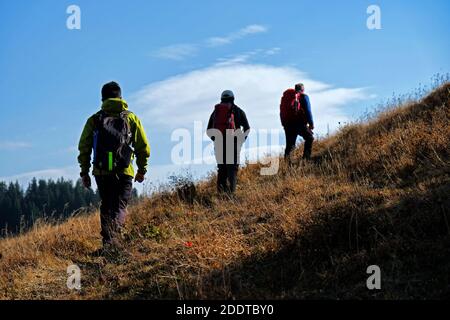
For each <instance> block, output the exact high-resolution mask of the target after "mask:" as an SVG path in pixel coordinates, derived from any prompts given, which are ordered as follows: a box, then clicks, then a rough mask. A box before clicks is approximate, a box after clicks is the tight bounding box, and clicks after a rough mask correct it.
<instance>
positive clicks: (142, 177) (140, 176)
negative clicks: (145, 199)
mask: <svg viewBox="0 0 450 320" xmlns="http://www.w3.org/2000/svg"><path fill="white" fill-rule="evenodd" d="M144 178H145V175H143V174H142V173H140V172H138V173H137V174H136V177H135V178H134V181H137V182H139V183H142V182H144Z"/></svg>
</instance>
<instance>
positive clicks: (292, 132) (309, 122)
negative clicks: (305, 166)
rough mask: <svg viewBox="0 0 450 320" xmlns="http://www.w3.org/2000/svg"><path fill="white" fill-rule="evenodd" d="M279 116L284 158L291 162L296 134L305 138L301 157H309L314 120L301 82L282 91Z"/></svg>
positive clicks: (312, 139)
mask: <svg viewBox="0 0 450 320" xmlns="http://www.w3.org/2000/svg"><path fill="white" fill-rule="evenodd" d="M280 117H281V124H282V125H283V127H284V132H285V135H286V150H285V153H284V157H285V159H286V160H288V162H289V164H291V158H290V155H291V152H292V150H293V149H294V147H295V143H296V140H297V136H301V137H302V138H303V139H304V140H305V147H304V150H303V159H310V158H311V152H312V144H313V141H314V134H313V130H314V122H313V117H312V112H311V103H310V101H309V97H308V96H307V95H306V94H305V86H304V85H303V84H302V83H299V84H296V85H295V89H288V90H286V91H285V92H284V93H283V97H282V98H281V104H280Z"/></svg>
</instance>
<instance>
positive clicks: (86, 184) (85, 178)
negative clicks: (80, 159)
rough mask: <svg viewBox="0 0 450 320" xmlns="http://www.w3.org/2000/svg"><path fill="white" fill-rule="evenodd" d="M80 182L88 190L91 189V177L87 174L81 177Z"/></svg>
mask: <svg viewBox="0 0 450 320" xmlns="http://www.w3.org/2000/svg"><path fill="white" fill-rule="evenodd" d="M81 182H82V183H83V186H84V187H85V188H87V189H89V188H90V187H91V177H90V176H89V175H88V174H86V175H84V176H83V177H81Z"/></svg>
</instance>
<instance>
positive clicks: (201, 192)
mask: <svg viewBox="0 0 450 320" xmlns="http://www.w3.org/2000/svg"><path fill="white" fill-rule="evenodd" d="M449 120H450V83H448V82H447V83H445V84H444V85H442V86H440V87H439V88H437V89H435V90H434V91H433V92H431V93H430V94H429V95H428V96H426V97H425V98H423V99H419V100H417V101H406V102H405V103H404V104H403V105H401V106H398V107H395V108H390V109H387V110H385V111H383V112H381V113H380V114H379V115H378V116H376V117H373V118H372V119H370V120H368V121H366V122H364V123H358V124H353V125H349V126H346V127H344V128H343V129H342V130H340V131H339V132H338V133H337V134H336V135H334V136H331V137H329V138H326V139H322V140H321V141H319V142H318V143H317V144H316V145H315V150H314V152H315V155H314V161H313V162H312V163H302V162H300V163H299V166H298V167H296V168H293V169H289V168H286V167H285V166H282V168H281V170H280V172H279V173H278V174H277V175H275V176H261V175H260V174H259V169H260V166H259V165H250V166H248V167H246V168H245V169H243V170H241V172H240V185H239V191H238V194H237V197H236V198H235V199H226V198H223V197H222V198H221V197H218V196H217V195H216V192H215V186H214V177H212V178H211V179H210V180H208V181H205V182H203V183H200V184H198V185H197V186H196V188H197V192H196V194H195V196H194V197H193V199H185V197H180V193H177V192H162V193H159V194H156V195H154V196H152V197H151V198H148V199H145V200H143V201H141V202H140V203H138V204H136V205H134V206H133V207H131V208H130V210H129V211H130V215H129V219H128V221H127V234H126V237H125V240H124V242H123V250H122V251H121V252H120V253H118V254H114V255H109V256H97V255H96V254H95V251H96V250H97V249H98V248H99V247H100V244H101V241H100V237H99V222H98V214H97V213H95V214H92V215H89V216H80V217H74V218H71V219H70V220H69V221H68V222H65V223H63V224H59V225H45V224H44V225H40V226H37V227H35V228H34V229H33V230H32V231H30V232H28V233H26V234H24V235H20V236H18V237H13V238H8V239H4V240H1V241H0V252H1V254H0V298H3V299H171V298H175V299H178V298H181V299H191V298H201V299H204V298H205V299H206V298H212V299H216V298H217V299H228V298H236V299H242V298H258V299H259V298H273V299H284V298H326V299H349V298H363V299H364V298H376V299H412V298H427V299H431V298H442V299H445V298H446V299H449V298H450V281H449V277H450V272H449V271H450V224H449V220H450V212H449V211H450V210H449V208H450V197H449V194H450V145H449V144H450V125H449V124H450V121H449ZM299 151H300V150H298V151H297V156H298V153H299ZM190 200H192V201H190ZM71 264H77V265H78V266H79V267H80V268H81V271H82V289H81V290H80V291H70V290H68V289H67V287H66V280H67V273H66V269H67V266H68V265H71ZM372 264H376V265H378V266H380V268H381V273H382V289H381V290H375V291H369V290H368V289H367V287H366V279H367V277H368V276H369V275H368V274H367V273H366V269H367V267H368V266H369V265H372Z"/></svg>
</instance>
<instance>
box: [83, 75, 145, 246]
mask: <svg viewBox="0 0 450 320" xmlns="http://www.w3.org/2000/svg"><path fill="white" fill-rule="evenodd" d="M102 102H103V104H102V107H101V110H100V111H99V112H97V113H96V114H94V115H93V116H91V117H90V118H89V119H88V120H87V122H86V125H85V126H84V129H83V133H82V134H81V138H80V142H79V145H78V149H79V151H80V153H79V156H78V162H79V164H80V168H81V173H80V176H81V180H82V183H83V185H84V186H85V187H86V188H90V187H91V178H90V177H89V171H90V167H91V163H90V162H91V153H92V151H93V153H94V155H93V162H92V164H93V172H92V173H93V175H94V176H95V181H96V183H97V188H98V191H99V193H100V198H101V206H100V222H101V235H102V238H103V247H104V248H109V247H111V245H115V244H117V241H116V240H117V239H118V236H119V235H120V233H121V231H122V227H123V225H124V222H125V216H126V213H127V205H128V201H129V200H130V197H131V193H132V188H133V181H132V179H133V177H134V169H133V159H134V157H136V164H137V167H138V171H137V174H136V177H135V180H134V181H137V182H139V183H142V182H143V181H144V177H145V174H146V172H147V162H148V158H149V157H150V146H149V144H148V141H147V137H146V134H145V131H144V128H143V126H142V124H141V122H140V120H139V118H138V117H137V116H136V115H135V114H134V113H132V112H130V111H128V105H127V103H126V102H125V100H123V99H122V92H121V89H120V86H119V85H118V84H117V83H116V82H109V83H107V84H105V85H104V86H103V88H102Z"/></svg>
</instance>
